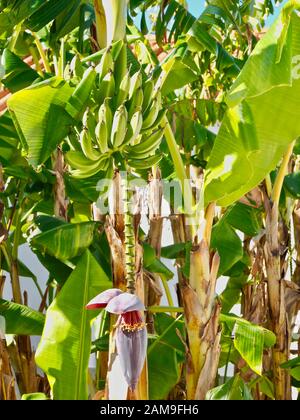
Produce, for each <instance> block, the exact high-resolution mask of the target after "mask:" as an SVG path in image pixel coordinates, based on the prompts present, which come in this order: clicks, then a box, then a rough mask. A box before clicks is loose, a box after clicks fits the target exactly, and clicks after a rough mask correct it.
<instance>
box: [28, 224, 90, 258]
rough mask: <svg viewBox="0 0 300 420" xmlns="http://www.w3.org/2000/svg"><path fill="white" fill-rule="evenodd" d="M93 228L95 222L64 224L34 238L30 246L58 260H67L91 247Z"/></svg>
mask: <svg viewBox="0 0 300 420" xmlns="http://www.w3.org/2000/svg"><path fill="white" fill-rule="evenodd" d="M95 226H96V223H95V222H85V223H74V224H69V223H68V224H67V223H64V224H62V225H61V226H58V227H55V228H53V229H50V230H47V231H45V232H42V233H40V234H38V235H36V236H34V237H33V238H32V240H31V245H32V246H33V247H35V248H38V249H39V250H40V251H41V252H45V253H47V254H49V255H51V256H53V257H55V258H57V259H59V260H62V261H65V260H69V259H71V258H74V257H75V256H77V255H80V254H82V252H83V251H84V250H85V249H86V248H88V247H89V246H90V245H91V243H92V241H93V235H94V230H95Z"/></svg>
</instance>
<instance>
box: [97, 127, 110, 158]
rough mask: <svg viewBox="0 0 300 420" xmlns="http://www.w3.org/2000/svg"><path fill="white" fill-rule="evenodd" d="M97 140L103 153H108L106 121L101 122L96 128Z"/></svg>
mask: <svg viewBox="0 0 300 420" xmlns="http://www.w3.org/2000/svg"><path fill="white" fill-rule="evenodd" d="M96 139H97V143H98V145H99V149H100V151H101V153H106V152H107V151H108V130H107V124H106V122H105V121H104V120H102V121H99V122H98V124H97V127H96Z"/></svg>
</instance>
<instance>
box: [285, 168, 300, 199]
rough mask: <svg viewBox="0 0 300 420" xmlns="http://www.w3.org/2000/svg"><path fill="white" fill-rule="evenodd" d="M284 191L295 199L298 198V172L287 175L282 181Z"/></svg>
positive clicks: (299, 196) (299, 191)
mask: <svg viewBox="0 0 300 420" xmlns="http://www.w3.org/2000/svg"><path fill="white" fill-rule="evenodd" d="M284 188H285V190H286V191H287V192H288V193H289V194H290V195H291V196H292V197H293V198H295V199H299V198H300V172H295V173H292V174H289V175H287V176H286V177H285V179H284Z"/></svg>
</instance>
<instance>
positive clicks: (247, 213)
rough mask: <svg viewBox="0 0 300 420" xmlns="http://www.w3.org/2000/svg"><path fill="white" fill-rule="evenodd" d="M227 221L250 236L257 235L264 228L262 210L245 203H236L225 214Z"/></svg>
mask: <svg viewBox="0 0 300 420" xmlns="http://www.w3.org/2000/svg"><path fill="white" fill-rule="evenodd" d="M225 218H226V221H227V223H229V224H230V225H231V226H232V227H234V228H235V229H239V230H240V231H241V232H244V233H245V234H246V235H248V236H255V235H257V234H258V233H259V231H260V230H261V229H262V215H261V210H260V209H257V208H254V207H251V206H248V205H247V204H243V203H239V202H238V203H235V204H234V205H233V206H232V207H231V208H230V209H228V211H227V213H226V215H225Z"/></svg>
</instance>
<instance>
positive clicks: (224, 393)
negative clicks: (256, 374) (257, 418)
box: [205, 375, 253, 401]
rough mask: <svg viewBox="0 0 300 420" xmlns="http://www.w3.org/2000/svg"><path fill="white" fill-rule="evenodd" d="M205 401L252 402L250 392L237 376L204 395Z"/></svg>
mask: <svg viewBox="0 0 300 420" xmlns="http://www.w3.org/2000/svg"><path fill="white" fill-rule="evenodd" d="M205 399H206V400H225V401H226V400H235V401H239V400H242V401H251V400H253V398H252V396H251V392H250V390H249V388H248V387H247V385H246V384H245V382H244V381H243V380H242V379H241V377H240V376H239V375H236V376H234V377H233V378H231V379H230V380H229V381H227V382H226V383H225V384H224V385H220V386H218V387H216V388H213V389H211V390H210V391H208V393H207V394H206V398H205Z"/></svg>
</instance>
